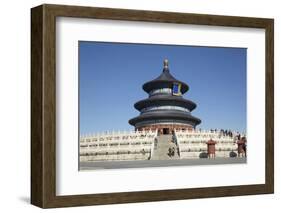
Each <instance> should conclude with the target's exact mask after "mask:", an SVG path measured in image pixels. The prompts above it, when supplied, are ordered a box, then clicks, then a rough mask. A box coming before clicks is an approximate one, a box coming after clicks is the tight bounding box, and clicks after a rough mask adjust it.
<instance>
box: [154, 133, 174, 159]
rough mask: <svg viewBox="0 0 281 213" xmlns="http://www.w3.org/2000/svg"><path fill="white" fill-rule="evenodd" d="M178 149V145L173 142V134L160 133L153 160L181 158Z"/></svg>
mask: <svg viewBox="0 0 281 213" xmlns="http://www.w3.org/2000/svg"><path fill="white" fill-rule="evenodd" d="M169 150H170V152H169ZM172 150H174V155H172V153H171V151H172ZM177 150H178V147H177V145H176V144H175V143H173V142H172V135H160V136H158V137H157V145H156V146H154V151H153V155H152V157H151V160H176V159H179V154H178V152H177Z"/></svg>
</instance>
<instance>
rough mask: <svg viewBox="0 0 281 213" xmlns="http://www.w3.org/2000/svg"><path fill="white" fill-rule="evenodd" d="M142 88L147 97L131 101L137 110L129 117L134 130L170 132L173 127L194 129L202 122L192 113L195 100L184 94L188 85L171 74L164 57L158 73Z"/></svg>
mask: <svg viewBox="0 0 281 213" xmlns="http://www.w3.org/2000/svg"><path fill="white" fill-rule="evenodd" d="M142 88H143V90H144V91H145V92H147V93H148V95H149V97H148V98H147V99H144V100H141V101H138V102H137V103H135V105H134V107H135V108H136V109H137V110H139V111H140V115H139V116H137V117H135V118H132V119H131V120H129V123H130V124H131V125H133V126H134V127H135V130H139V131H142V130H156V129H157V130H158V133H159V134H172V132H173V131H174V130H193V129H195V127H196V126H197V125H198V124H200V123H201V120H200V119H199V118H196V117H194V116H192V115H191V112H192V111H193V110H194V109H195V108H196V104H195V103H194V102H192V101H190V100H187V99H185V98H183V94H184V93H186V92H187V91H188V89H189V87H188V85H187V84H186V83H184V82H181V81H179V80H177V79H176V78H174V77H173V76H172V75H171V73H170V71H169V67H168V60H167V59H165V60H164V68H163V72H162V73H161V75H160V76H159V77H157V78H156V79H154V80H152V81H149V82H146V83H145V84H144V85H143V87H142Z"/></svg>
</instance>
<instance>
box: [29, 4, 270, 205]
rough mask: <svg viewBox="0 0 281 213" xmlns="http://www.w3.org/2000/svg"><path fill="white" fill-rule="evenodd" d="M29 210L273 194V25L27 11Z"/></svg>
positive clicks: (134, 13) (166, 15)
mask: <svg viewBox="0 0 281 213" xmlns="http://www.w3.org/2000/svg"><path fill="white" fill-rule="evenodd" d="M31 26H32V29H31V78H32V79H31V84H32V85H31V87H32V89H31V97H32V98H31V112H32V113H31V114H32V117H31V123H32V125H31V136H32V137H31V203H32V204H34V205H36V206H39V207H42V208H51V207H65V206H79V205H98V204H114V203H130V202H147V201H161V200H177V199H190V198H206V197H218V196H237V195H252V194H265V193H273V191H274V137H273V135H274V134H273V133H274V99H273V96H274V95H273V93H274V84H273V83H274V73H273V72H274V60H273V59H274V42H273V41H274V36H273V34H274V33H273V29H274V22H273V19H265V18H249V17H233V16H216V15H200V14H186V13H171V12H156V11H139V10H125V9H111V8H93V7H80V6H79V7H78V6H65V5H41V6H38V7H35V8H32V9H31Z"/></svg>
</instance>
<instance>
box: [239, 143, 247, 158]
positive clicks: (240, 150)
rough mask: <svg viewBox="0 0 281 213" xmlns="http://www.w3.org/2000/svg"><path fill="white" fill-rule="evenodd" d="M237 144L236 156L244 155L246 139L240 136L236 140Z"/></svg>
mask: <svg viewBox="0 0 281 213" xmlns="http://www.w3.org/2000/svg"><path fill="white" fill-rule="evenodd" d="M237 145H238V157H246V139H245V138H242V139H241V140H239V141H237Z"/></svg>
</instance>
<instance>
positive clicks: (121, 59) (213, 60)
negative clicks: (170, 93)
mask: <svg viewBox="0 0 281 213" xmlns="http://www.w3.org/2000/svg"><path fill="white" fill-rule="evenodd" d="M165 58H167V59H168V60H169V69H170V73H171V74H172V75H173V76H174V77H175V78H177V79H178V80H181V81H183V82H185V83H187V84H188V85H189V91H188V92H187V93H185V95H184V97H185V98H186V99H189V100H192V101H194V102H195V103H196V104H197V108H196V109H195V110H193V111H192V114H193V115H194V116H196V117H198V118H200V119H201V120H202V123H201V124H200V125H198V126H197V128H202V129H211V128H212V129H215V128H217V129H221V128H223V129H232V130H238V131H246V58H247V50H246V49H245V48H221V47H218V48H214V47H197V46H176V45H149V44H124V43H103V42H86V41H80V42H79V89H80V91H79V96H80V97H79V99H80V106H79V111H80V112H79V117H80V133H81V134H85V133H94V132H100V131H106V130H130V129H134V128H133V126H131V125H130V124H128V120H129V119H131V118H133V117H135V116H137V115H138V114H139V112H138V111H137V110H136V109H134V106H133V105H134V103H135V102H137V101H139V100H141V99H145V98H147V97H148V95H147V93H145V92H144V91H143V90H142V85H143V84H144V83H145V82H147V81H150V80H152V79H154V78H156V77H158V76H159V75H160V74H161V72H162V69H163V60H164V59H165Z"/></svg>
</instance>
